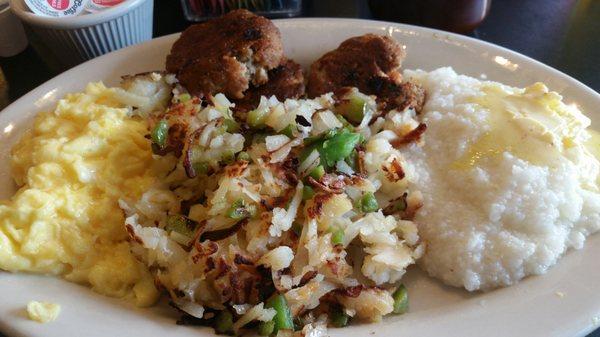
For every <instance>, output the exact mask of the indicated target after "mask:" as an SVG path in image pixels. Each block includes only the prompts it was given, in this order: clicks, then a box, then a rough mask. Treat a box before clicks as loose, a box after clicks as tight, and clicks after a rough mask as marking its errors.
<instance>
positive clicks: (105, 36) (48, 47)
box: [0, 0, 172, 70]
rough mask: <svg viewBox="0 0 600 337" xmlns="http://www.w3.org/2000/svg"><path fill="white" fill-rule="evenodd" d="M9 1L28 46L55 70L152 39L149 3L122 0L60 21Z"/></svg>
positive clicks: (19, 1) (151, 4)
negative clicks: (20, 24)
mask: <svg viewBox="0 0 600 337" xmlns="http://www.w3.org/2000/svg"><path fill="white" fill-rule="evenodd" d="M0 1H2V0H0ZM164 1H166V0H164ZM169 1H172V0H169ZM9 2H10V5H11V7H12V9H13V11H14V13H15V14H16V15H17V17H18V18H19V19H21V21H22V22H23V24H24V25H25V29H26V31H27V34H28V37H29V40H30V41H31V45H32V46H33V47H34V48H35V49H36V51H37V52H38V54H40V55H43V56H42V57H43V59H44V62H46V63H47V64H48V65H49V66H50V67H51V68H54V69H55V70H64V69H66V68H70V67H72V66H75V65H77V64H79V63H82V62H84V61H86V60H89V59H91V58H94V57H97V56H100V55H103V54H106V53H109V52H111V51H114V50H117V49H120V48H123V47H127V46H130V45H133V44H137V43H140V42H143V41H146V40H150V39H151V38H152V12H153V9H154V1H153V0H126V1H124V2H122V3H121V4H119V5H116V6H114V7H111V8H109V9H106V10H103V11H101V12H97V13H92V14H84V15H79V16H73V17H62V18H54V17H48V16H43V15H36V14H33V13H32V12H31V11H30V10H29V8H28V7H27V6H26V5H25V3H24V2H23V0H9Z"/></svg>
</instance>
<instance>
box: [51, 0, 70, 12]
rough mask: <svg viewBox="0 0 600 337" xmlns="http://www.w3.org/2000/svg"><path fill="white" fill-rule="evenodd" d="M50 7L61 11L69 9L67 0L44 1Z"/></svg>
mask: <svg viewBox="0 0 600 337" xmlns="http://www.w3.org/2000/svg"><path fill="white" fill-rule="evenodd" d="M46 1H48V4H49V5H50V7H52V8H54V9H56V10H59V11H62V10H65V9H67V8H68V7H69V0H46Z"/></svg>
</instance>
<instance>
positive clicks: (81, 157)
mask: <svg viewBox="0 0 600 337" xmlns="http://www.w3.org/2000/svg"><path fill="white" fill-rule="evenodd" d="M117 96H118V95H116V92H115V90H114V89H110V88H106V87H105V86H104V85H103V84H101V83H91V84H89V85H88V86H87V88H86V90H85V92H83V93H77V94H70V95H67V96H66V98H64V99H62V100H60V101H59V102H58V105H57V107H56V109H55V111H52V112H45V113H40V114H39V115H38V116H37V117H36V119H35V122H34V126H33V128H32V130H30V131H29V132H28V133H27V134H26V135H25V136H24V137H23V138H22V139H21V141H20V142H19V143H18V144H16V145H15V147H14V148H13V152H12V156H11V165H12V172H13V175H14V179H15V181H16V183H17V184H18V185H19V186H20V188H19V190H18V192H17V193H16V194H15V195H14V196H13V197H12V198H11V199H10V200H4V201H1V202H0V269H3V270H7V271H11V272H18V271H21V272H33V273H44V274H53V275H61V276H63V277H64V278H65V279H67V280H69V281H72V282H77V283H83V284H87V285H90V286H91V287H92V288H93V289H94V290H95V291H97V292H99V293H101V294H105V295H109V296H114V297H128V298H132V299H133V298H135V301H136V303H137V304H138V305H140V306H147V305H151V304H153V303H154V302H155V301H156V299H157V298H158V291H157V290H156V289H155V287H154V283H153V279H152V277H151V275H150V273H149V272H148V270H147V269H146V267H144V266H143V265H142V264H141V263H139V262H138V261H137V260H136V259H135V258H134V256H133V255H132V254H131V252H130V250H129V244H128V243H127V241H126V239H127V233H126V231H125V228H124V227H123V222H124V221H125V218H124V215H123V212H122V211H121V210H120V208H119V205H118V199H119V198H136V197H138V196H140V195H141V194H142V193H143V191H145V190H146V189H147V188H148V186H150V185H152V184H154V183H155V181H156V180H157V177H158V175H159V173H160V172H161V170H162V167H161V166H160V165H159V164H160V161H156V160H153V158H152V152H151V150H150V142H149V141H148V140H147V139H146V138H144V136H145V135H146V134H147V133H148V131H147V127H146V122H145V121H144V120H141V119H136V118H132V117H131V107H130V106H127V105H125V104H123V103H122V102H121V100H119V99H117V98H116V97H117Z"/></svg>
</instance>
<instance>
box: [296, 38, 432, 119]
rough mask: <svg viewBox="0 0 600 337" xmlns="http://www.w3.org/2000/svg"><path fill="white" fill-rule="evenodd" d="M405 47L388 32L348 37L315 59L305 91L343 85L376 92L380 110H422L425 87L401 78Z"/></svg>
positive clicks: (313, 93)
mask: <svg viewBox="0 0 600 337" xmlns="http://www.w3.org/2000/svg"><path fill="white" fill-rule="evenodd" d="M405 56H406V53H405V51H404V47H403V46H402V45H400V44H399V43H398V42H397V41H396V40H394V39H393V38H391V37H388V36H380V35H376V34H366V35H362V36H356V37H352V38H349V39H347V40H346V41H344V42H342V43H341V44H340V46H339V47H338V48H337V49H335V50H332V51H330V52H328V53H326V54H325V55H323V56H322V57H321V58H320V59H318V60H317V61H315V62H314V63H313V64H312V66H311V68H310V74H309V76H308V85H307V93H308V96H309V97H316V96H319V95H322V94H324V93H327V92H332V91H333V92H336V91H339V90H340V89H342V88H345V87H356V88H358V90H360V91H361V92H363V93H365V94H368V95H376V96H377V102H378V104H379V105H380V108H381V109H382V110H391V109H401V110H402V109H404V108H406V107H411V108H414V109H415V110H417V111H420V110H421V107H422V106H423V102H424V100H425V92H424V90H423V89H422V88H421V87H420V86H418V85H416V84H413V83H410V82H403V81H402V75H401V69H400V67H401V65H402V61H403V60H404V57H405Z"/></svg>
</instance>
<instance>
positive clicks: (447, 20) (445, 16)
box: [369, 0, 492, 33]
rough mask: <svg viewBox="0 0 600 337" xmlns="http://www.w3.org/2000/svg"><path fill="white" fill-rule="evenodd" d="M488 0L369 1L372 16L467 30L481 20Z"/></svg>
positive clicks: (487, 8)
mask: <svg viewBox="0 0 600 337" xmlns="http://www.w3.org/2000/svg"><path fill="white" fill-rule="evenodd" d="M491 4H492V0H369V8H370V9H371V13H372V14H373V18H375V19H378V20H383V21H394V22H402V23H408V24H413V25H419V26H427V27H432V28H437V29H442V30H447V31H450V32H455V33H468V32H471V31H472V30H474V29H475V28H477V27H478V26H479V25H481V24H482V23H483V20H485V17H486V16H487V15H488V13H489V11H490V6H491Z"/></svg>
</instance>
